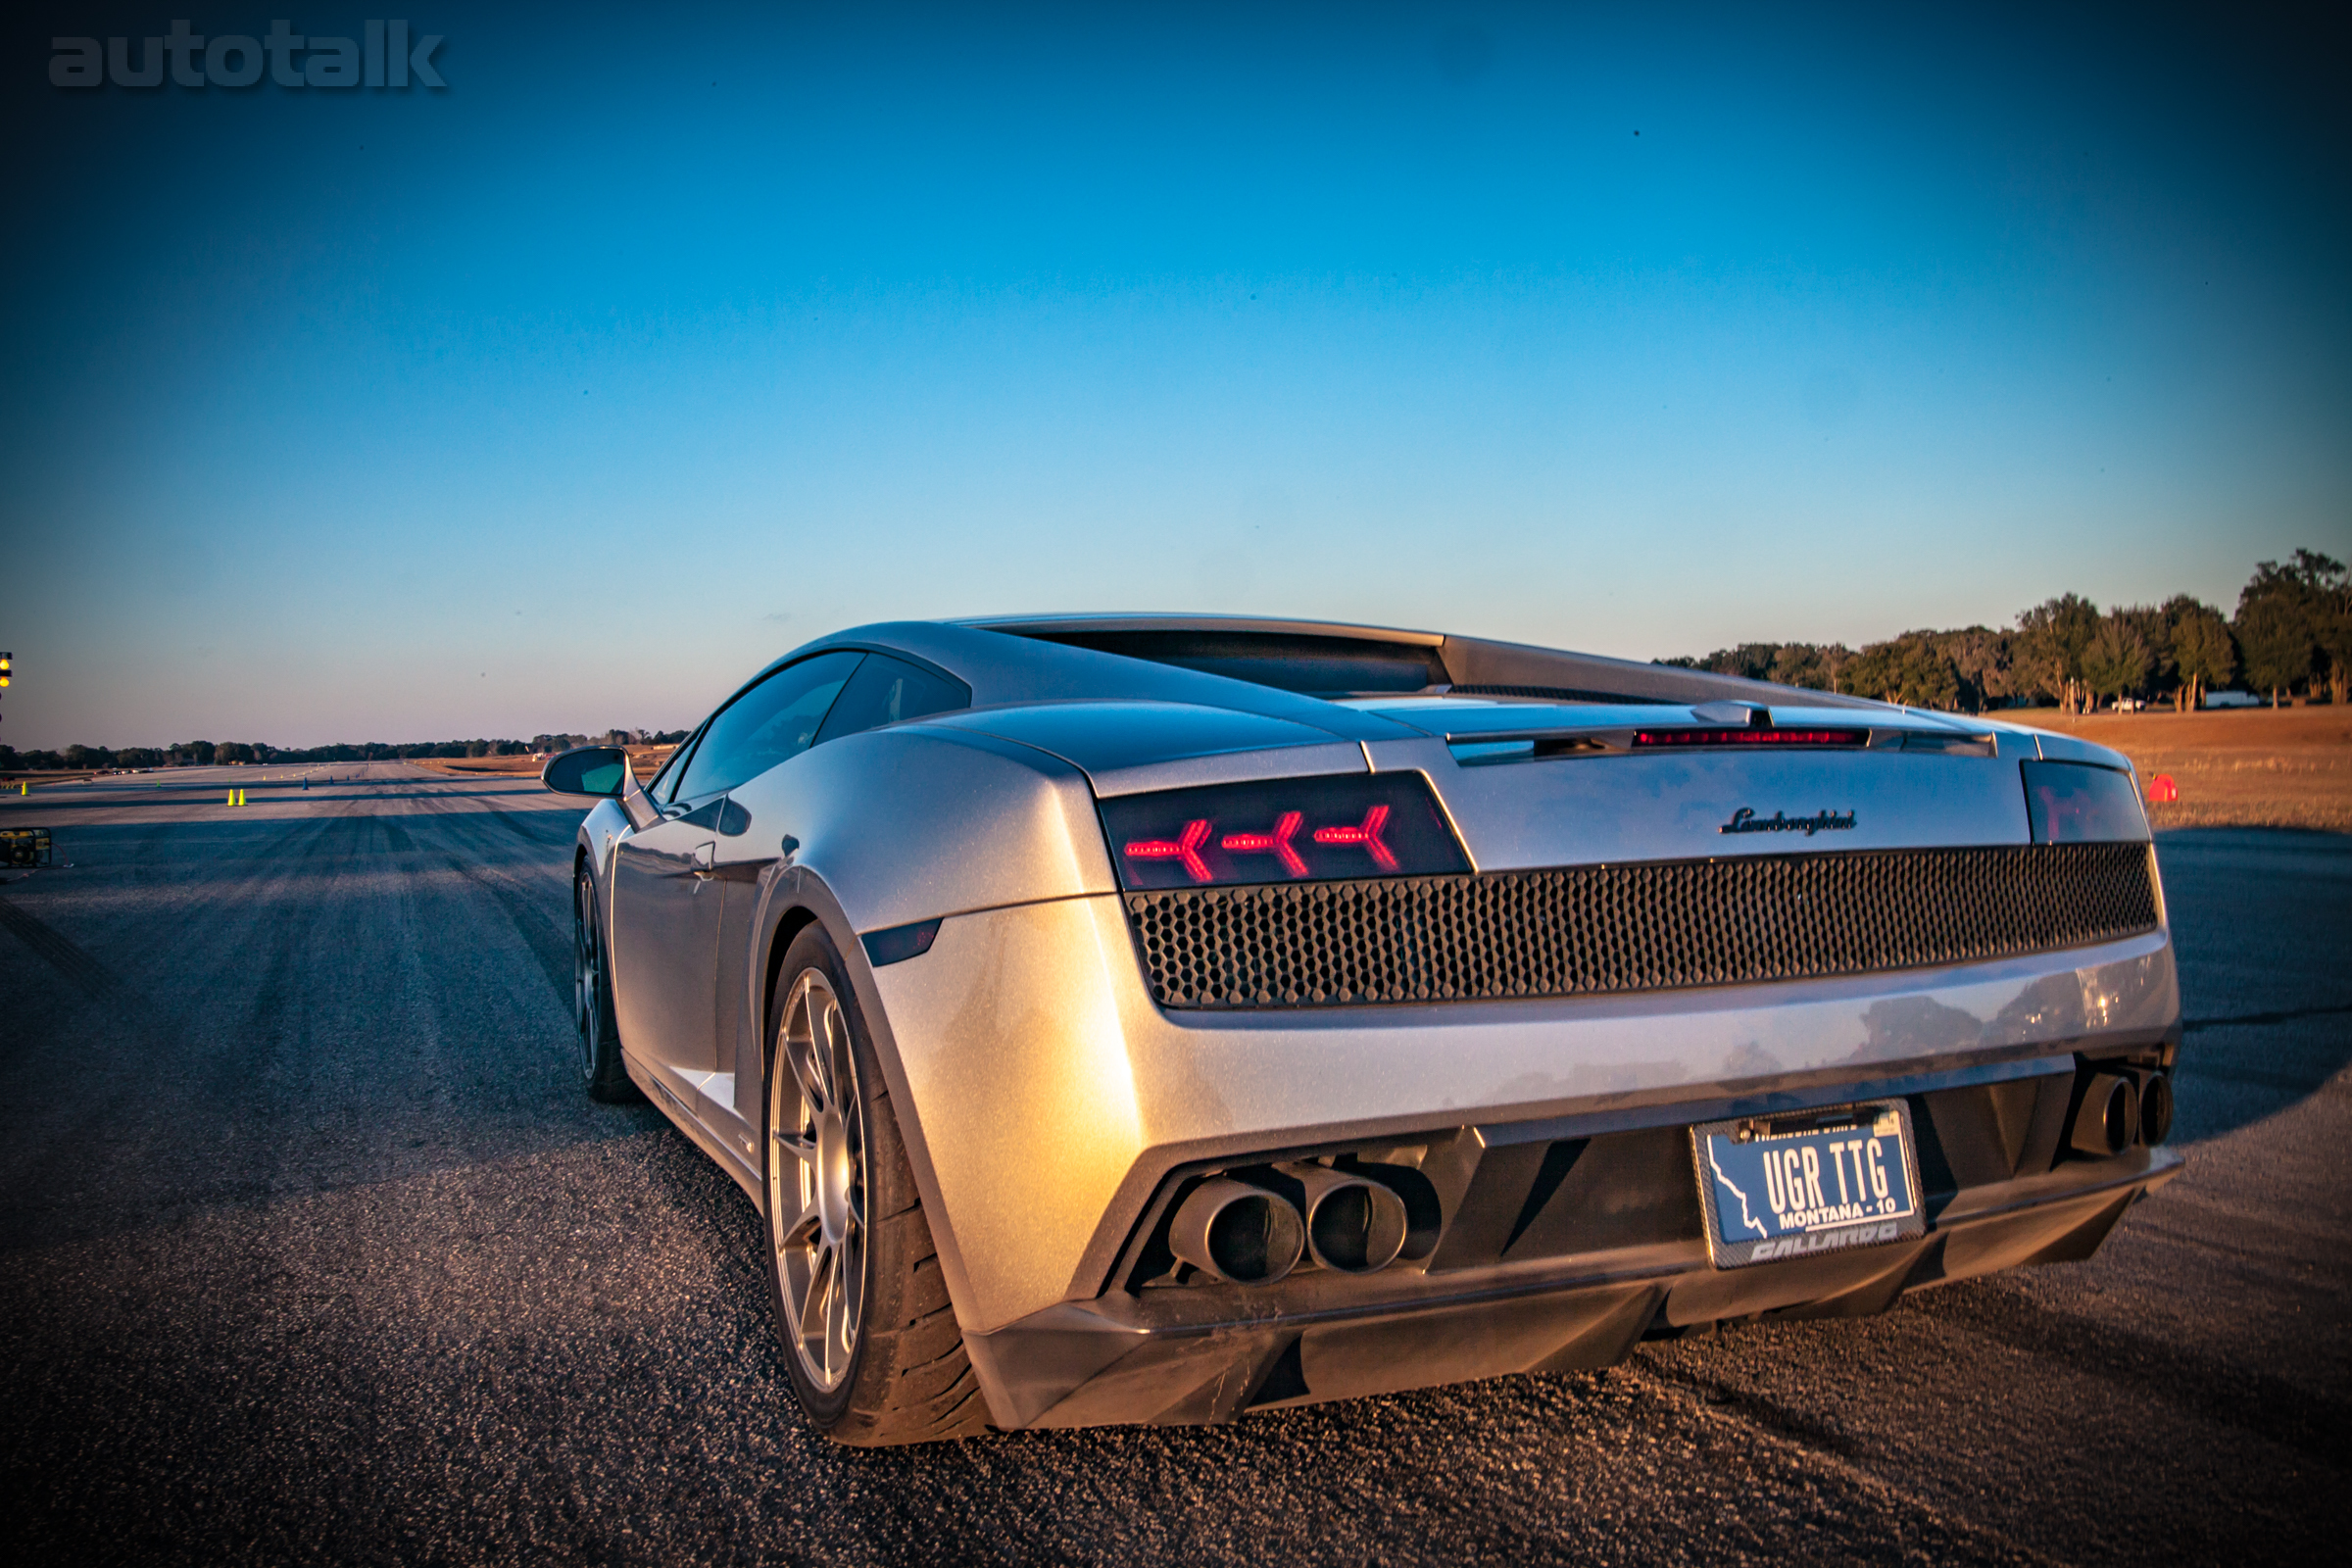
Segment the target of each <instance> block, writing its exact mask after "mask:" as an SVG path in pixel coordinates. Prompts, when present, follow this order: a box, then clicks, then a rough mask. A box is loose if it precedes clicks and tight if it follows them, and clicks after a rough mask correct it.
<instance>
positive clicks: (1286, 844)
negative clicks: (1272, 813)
mask: <svg viewBox="0 0 2352 1568" xmlns="http://www.w3.org/2000/svg"><path fill="white" fill-rule="evenodd" d="M1304 820H1305V816H1304V815H1303V814H1302V813H1300V812H1298V811H1285V812H1283V813H1282V816H1281V817H1280V818H1279V819H1278V820H1277V821H1276V822H1275V824H1274V831H1273V832H1271V833H1228V834H1226V835H1225V837H1224V838H1223V839H1222V840H1220V841H1219V842H1218V845H1217V847H1218V848H1219V849H1221V850H1223V851H1225V853H1226V854H1228V855H1272V856H1275V857H1277V858H1280V859H1281V861H1282V868H1283V869H1284V870H1285V871H1288V872H1290V873H1291V875H1293V876H1304V875H1306V862H1305V861H1304V860H1302V859H1300V858H1299V852H1298V851H1297V850H1294V849H1292V848H1291V835H1293V834H1295V833H1297V832H1298V831H1299V823H1300V822H1302V821H1304ZM1188 831H1189V830H1188Z"/></svg>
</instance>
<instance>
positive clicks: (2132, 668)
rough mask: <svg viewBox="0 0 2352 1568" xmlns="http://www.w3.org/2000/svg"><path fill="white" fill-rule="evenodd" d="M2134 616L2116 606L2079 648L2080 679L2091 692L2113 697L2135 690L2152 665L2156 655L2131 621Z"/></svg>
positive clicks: (2145, 677)
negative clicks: (2087, 641)
mask: <svg viewBox="0 0 2352 1568" xmlns="http://www.w3.org/2000/svg"><path fill="white" fill-rule="evenodd" d="M2135 618H2136V617H2135V616H2133V615H2132V613H2131V612H2129V611H2122V610H2118V611H2115V612H2113V613H2110V614H2108V615H2107V616H2106V618H2104V619H2103V620H2101V621H2100V622H2099V628H2098V630H2096V631H2094V632H2092V633H2091V635H2090V643H2089V645H2088V646H2087V647H2085V648H2084V649H2083V650H2082V679H2083V682H2084V683H2085V684H2086V685H2088V686H2089V687H2090V689H2091V691H2092V693H2093V694H2095V695H2097V696H2100V697H2106V698H2111V699H2112V698H2116V697H2124V696H2129V695H2131V694H2134V693H2136V692H2138V690H2139V689H2140V687H2141V685H2142V684H2143V683H2144V682H2145V681H2146V680H2147V678H2148V672H2149V671H2150V670H2151V669H2153V668H2154V667H2155V663H2156V659H2155V656H2154V655H2153V654H2152V653H2150V652H2149V651H2148V645H2147V641H2146V639H2145V638H2143V637H2142V636H2141V635H2140V632H2139V628H2138V626H2137V625H2135V624H2134V620H2135Z"/></svg>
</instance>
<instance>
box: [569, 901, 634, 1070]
mask: <svg viewBox="0 0 2352 1568" xmlns="http://www.w3.org/2000/svg"><path fill="white" fill-rule="evenodd" d="M606 953H607V950H606V947H605V922H604V920H603V918H602V917H601V916H600V914H599V913H598V910H597V898H596V876H595V873H594V872H592V871H591V870H590V869H589V867H588V862H587V860H585V859H582V860H581V861H580V863H579V865H578V866H577V867H576V868H575V869H574V870H573V872H572V877H571V1014H572V1024H573V1026H574V1027H575V1028H577V1029H578V1030H579V1035H580V1082H581V1084H582V1085H583V1086H584V1087H585V1088H586V1089H587V1091H588V1094H589V1096H590V1098H592V1099H596V1100H602V1101H607V1102H613V1103H622V1102H628V1101H633V1100H637V1099H640V1098H642V1097H640V1096H639V1095H638V1093H637V1086H636V1085H635V1084H633V1083H631V1082H629V1070H628V1069H627V1068H626V1067H624V1066H622V1065H621V1061H620V1026H619V1024H618V1022H617V1021H616V1020H615V1019H614V1017H613V977H612V971H611V970H610V969H609V968H608V967H607V966H606Z"/></svg>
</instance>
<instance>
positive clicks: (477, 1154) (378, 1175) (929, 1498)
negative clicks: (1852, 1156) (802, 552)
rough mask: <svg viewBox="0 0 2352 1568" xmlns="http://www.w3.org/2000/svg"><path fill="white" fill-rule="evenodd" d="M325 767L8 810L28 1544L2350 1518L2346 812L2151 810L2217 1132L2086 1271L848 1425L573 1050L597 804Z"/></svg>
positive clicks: (1222, 1549) (648, 1556)
mask: <svg viewBox="0 0 2352 1568" xmlns="http://www.w3.org/2000/svg"><path fill="white" fill-rule="evenodd" d="M310 771H311V773H312V780H313V782H312V788H311V789H310V790H309V791H308V792H304V791H302V790H300V789H298V788H294V787H291V786H290V785H289V784H287V783H285V782H282V781H283V780H286V779H289V778H291V777H292V774H291V773H290V772H288V771H286V770H279V769H268V770H264V769H257V768H234V769H218V770H204V771H201V772H200V771H197V770H181V771H177V772H171V773H164V774H160V775H154V776H149V777H141V778H130V779H121V780H105V781H99V782H97V783H94V784H91V785H86V786H72V787H66V788H60V789H56V790H47V791H41V792H38V793H36V794H35V795H34V796H33V797H32V798H30V799H29V800H18V799H15V798H6V799H0V825H9V824H22V823H31V822H39V823H43V824H46V825H48V826H50V827H52V828H54V829H55V831H56V834H57V845H58V851H59V858H61V860H71V861H72V862H73V865H72V867H71V868H70V869H69V868H63V867H61V868H59V869H56V870H42V871H36V872H31V873H24V872H16V871H0V878H4V879H5V880H4V885H0V1116H5V1118H6V1136H5V1138H4V1139H0V1191H4V1192H5V1194H6V1201H5V1205H4V1208H0V1489H4V1493H5V1495H4V1496H0V1556H4V1557H5V1559H6V1560H7V1561H9V1562H11V1563H34V1562H40V1563H46V1562H73V1563H75V1564H90V1563H108V1562H126V1561H137V1562H141V1563H150V1562H194V1561H204V1562H221V1561H228V1562H248V1561H249V1562H257V1563H272V1564H276V1563H302V1562H327V1561H332V1562H481V1561H526V1560H527V1561H533V1562H537V1561H590V1562H648V1563H654V1562H659V1563H701V1562H711V1563H732V1562H741V1561H754V1560H758V1561H775V1562H824V1563H836V1562H838V1563H876V1562H898V1561H985V1562H1109V1561H1120V1562H1130V1561H1144V1562H1183V1563H1187V1564H1200V1563H1217V1562H1247V1561H1279V1562H1286V1563H1287V1562H1299V1563H1305V1562H1335V1563H1359V1562H1379V1563H1410V1562H1443V1563H1446V1564H1460V1563H1464V1562H1478V1561H1494V1562H1550V1561H1578V1562H1583V1561H1595V1562H1625V1563H1650V1562H1667V1561H1689V1562H1735V1561H1746V1560H1763V1559H1768V1558H1774V1559H1777V1558H1784V1557H1802V1558H1804V1559H1807V1560H1810V1561H1816V1562H1824V1561H1840V1560H1869V1561H1887V1560H1892V1559H1898V1558H1903V1559H1909V1558H1916V1559H1921V1560H1928V1561H1936V1562H2004V1563H2005V1562H2050V1561H2059V1562H2082V1563H2100V1562H2168V1563H2175V1562H2205V1561H2225V1560H2226V1561H2230V1562H2248V1561H2287V1560H2294V1561H2306V1560H2311V1559H2315V1558H2318V1559H2324V1558H2325V1556H2326V1555H2327V1553H2328V1551H2329V1549H2330V1548H2328V1547H2327V1541H2328V1540H2330V1539H2335V1538H2337V1537H2338V1536H2340V1534H2341V1527H2340V1525H2339V1524H2338V1514H2339V1511H2340V1508H2341V1503H2342V1497H2343V1495H2344V1491H2345V1485H2346V1481H2347V1475H2346V1471H2347V1460H2348V1458H2352V1422H2348V1421H2347V1414H2348V1412H2352V1332H2348V1330H2347V1323H2348V1321H2352V1313H2348V1312H2347V1287H2348V1285H2352V1268H2348V1267H2347V1264H2348V1261H2352V1247H2348V1246H2347V1240H2348V1237H2347V1232H2348V1229H2352V1202H2348V1201H2347V1197H2346V1193H2347V1182H2346V1178H2345V1174H2344V1171H2345V1152H2346V1150H2347V1149H2348V1148H2352V1074H2347V1072H2346V1064H2347V1061H2348V1060H2352V964H2347V962H2346V957H2345V956H2346V953H2347V951H2352V943H2348V941H2347V938H2348V937H2352V839H2346V838H2342V837H2332V836H2325V835H2305V834H2289V833H2277V832H2240V831H2229V830H2207V831H2197V832H2184V833H2180V834H2177V835H2173V836H2169V837H2167V838H2166V839H2165V840H2164V841H2163V843H2162V847H2161V851H2160V854H2161V858H2162V861H2163V865H2164V870H2165V876H2166V885H2167V892H2168V896H2169V899H2170V902H2171V909H2172V914H2173V918H2174V921H2175V931H2176V934H2177V936H2178V939H2179V944H2180V955H2181V961H2182V972H2183V983H2184V989H2185V1002H2186V1009H2187V1013H2188V1016H2189V1018H2190V1020H2191V1022H2190V1026H2189V1033H2188V1036H2187V1047H2186V1053H2185V1059H2184V1065H2183V1068H2182V1073H2181V1080H2180V1129H2179V1132H2178V1133H2177V1135H2176V1139H2177V1142H2178V1143H2179V1144H2180V1145H2181V1146H2182V1147H2183V1148H2184V1149H2185V1151H2186V1152H2187V1155H2188V1167H2187V1170H2186V1172H2185V1173H2184V1174H2183V1175H2182V1176H2181V1177H2180V1179H2179V1180H2178V1181H2176V1182H2175V1183H2174V1184H2173V1185H2172V1186H2171V1187H2169V1188H2168V1189H2166V1190H2165V1191H2164V1192H2163V1193H2162V1194H2160V1195H2159V1196H2158V1197H2157V1198H2156V1199H2154V1200H2153V1201H2150V1202H2148V1203H2145V1204H2142V1205H2141V1206H2139V1207H2138V1208H2136V1209H2135V1210H2133V1212H2132V1214H2131V1216H2130V1217H2129V1218H2128V1219H2127V1220H2126V1222H2125V1225H2124V1228H2123V1230H2122V1231H2121V1233H2120V1234H2119V1235H2118V1236H2117V1237H2116V1238H2115V1239H2114V1240H2113V1241H2111V1242H2110V1243H2109V1244H2108V1247H2107V1248H2106V1250H2104V1251H2103V1252H2101V1254H2100V1255H2099V1256H2098V1257H2097V1258H2095V1259H2093V1260H2092V1261H2090V1262H2087V1263H2080V1264H2067V1265H2059V1266H2054V1267H2049V1268H2043V1269H2036V1270H2029V1271H2025V1272H2021V1273H2017V1274H2013V1275H2009V1276H2005V1277H2001V1278H1996V1279H1993V1280H1989V1281H1982V1282H1977V1283H1973V1284H1967V1285H1961V1286H1954V1287H1950V1288H1947V1289H1945V1290H1942V1291H1938V1292H1932V1293H1929V1294H1927V1295H1925V1296H1922V1297H1917V1298H1913V1299H1909V1300H1907V1301H1905V1302H1903V1303H1902V1304H1900V1305H1899V1306H1897V1307H1896V1308H1895V1310H1893V1311H1891V1312H1889V1313H1887V1315H1886V1316H1884V1317H1881V1318H1876V1319H1871V1320H1868V1321H1864V1322H1843V1323H1829V1324H1790V1325H1780V1326H1773V1327H1763V1328H1752V1329H1745V1330H1740V1331H1738V1332H1734V1333H1729V1334H1725V1335H1722V1336H1717V1337H1711V1338H1707V1339H1703V1340H1685V1341H1679V1342H1673V1343H1663V1342H1661V1343H1653V1344H1650V1345H1648V1346H1645V1347H1644V1348H1642V1350H1641V1351H1639V1352H1638V1353H1637V1354H1636V1356H1635V1357H1634V1358H1633V1359H1632V1360H1631V1361H1630V1362H1628V1363H1627V1364H1625V1365H1624V1366H1622V1367H1619V1368H1616V1369H1612V1370H1610V1371H1607V1372H1603V1373H1598V1374H1590V1375H1574V1376H1556V1377H1540V1378H1508V1379H1501V1380H1497V1381H1495V1382H1490V1383H1484V1384H1478V1385H1473V1386H1468V1387H1462V1388H1453V1389H1443V1390H1436V1391H1430V1392H1426V1393H1420V1394H1412V1395H1405V1396H1399V1397H1389V1398H1380V1399H1366V1400H1356V1401H1351V1402H1347V1403H1341V1404H1332V1405H1323V1406H1317V1407H1311V1408H1307V1409H1303V1410H1292V1411H1283V1412H1275V1413H1271V1414H1267V1415H1261V1416H1257V1417H1253V1418H1250V1419H1249V1420H1246V1421H1244V1422H1242V1423H1240V1424H1237V1425H1234V1426H1230V1427H1221V1428H1183V1429H1112V1430H1103V1431H1094V1432H1085V1433H1049V1434H1035V1435H1014V1436H1010V1437H1005V1438H998V1439H992V1440H986V1441H976V1442H971V1443H965V1444H959V1445H954V1446H938V1447H930V1448H921V1449H899V1450H888V1451H878V1452H872V1451H869V1452H856V1451H850V1450H844V1449H840V1448H836V1447H834V1446H831V1445H830V1444H828V1443H826V1442H825V1441H823V1440H822V1439H819V1438H817V1437H814V1436H813V1435H811V1433H810V1432H809V1429H808V1428H807V1427H806V1426H805V1425H804V1424H803V1423H802V1421H801V1419H800V1417H799V1415H798V1413H797V1411H796V1409H795V1407H794V1405H793V1403H792V1397H791V1393H790V1387H789V1383H788V1381H787V1379H786V1376H785V1373H784V1370H783V1363H782V1360H781V1354H782V1352H781V1351H780V1349H779V1348H778V1346H777V1342H776V1340H775V1338H774V1335H773V1332H772V1329H771V1326H770V1323H769V1316H768V1307H767V1304H766V1300H765V1295H764V1287H763V1284H762V1280H761V1275H760V1257H759V1247H760V1241H759V1228H758V1219H757V1216H756V1215H755V1214H754V1212H753V1210H752V1208H751V1205H750V1203H749V1202H748V1201H746V1200H745V1198H744V1197H743V1195H742V1194H741V1192H740V1191H739V1190H738V1189H737V1188H736V1187H735V1185H734V1184H733V1183H732V1182H731V1181H729V1180H728V1179H727V1178H726V1177H725V1176H723V1175H721V1174H720V1173H719V1171H718V1170H717V1169H716V1168H715V1167H714V1166H712V1165H711V1163H710V1162H709V1161H708V1160H707V1159H706V1158H705V1157H704V1156H703V1155H702V1154H701V1153H699V1152H697V1151H696V1150H695V1149H694V1148H693V1147H692V1146H691V1145H690V1144H689V1143H688V1142H687V1141H686V1139H685V1138H684V1137H683V1136H681V1135H680V1134H678V1133H676V1132H675V1131H673V1130H671V1129H670V1128H669V1126H668V1125H667V1123H665V1122H664V1121H663V1120H662V1118H661V1116H660V1115H659V1114H658V1113H656V1112H655V1111H654V1110H653V1109H652V1108H650V1107H648V1106H643V1105H638V1106H620V1107H613V1106H606V1105H599V1104H595V1103H591V1102H590V1101H588V1100H587V1099H586V1098H585V1097H584V1096H582V1095H581V1094H580V1093H579V1091H577V1090H576V1089H575V1088H574V1087H573V1085H572V1082H571V1077H570V1074H571V1070H572V1069H571V1062H570V1054H571V1051H572V1036H571V1023H570V1013H569V1001H568V997H569V985H570V956H569V951H570V950H569V909H568V890H567V854H566V846H567V844H568V843H569V839H570V834H571V830H572V826H573V824H574V822H575V821H576V819H577V813H576V811H574V810H571V809H564V808H563V807H562V806H561V805H560V804H559V803H558V802H556V801H555V800H554V799H552V798H551V797H549V796H547V795H545V794H544V793H541V792H540V791H539V790H538V789H537V786H536V785H535V784H533V783H531V782H530V781H528V780H510V779H501V778H479V779H458V778H452V777H450V776H448V775H443V774H435V773H429V772H427V771H425V770H423V769H420V768H416V767H412V766H409V765H406V764H376V765H372V766H362V765H359V764H344V765H337V766H330V767H322V768H318V769H312V770H310ZM329 775H334V776H335V779H334V781H333V782H329V781H328V776H329ZM266 778H269V779H274V780H278V781H279V782H265V779H266ZM232 783H243V784H245V785H246V786H247V789H248V791H249V798H250V800H251V801H252V802H253V804H252V805H249V806H246V807H243V808H231V807H228V806H226V805H224V804H222V798H223V796H224V794H225V791H226V788H227V787H228V786H229V785H230V784H232ZM2334 1549H2341V1548H2340V1545H2339V1546H2338V1547H2337V1548H2334Z"/></svg>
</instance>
